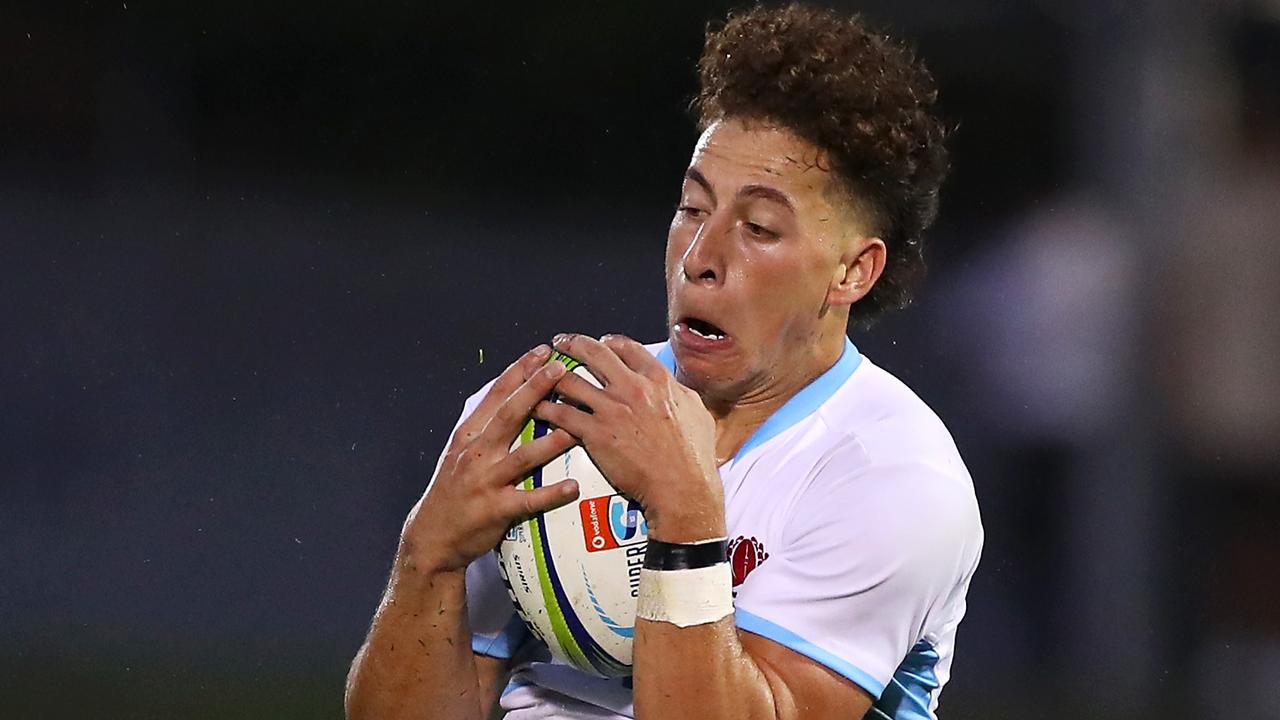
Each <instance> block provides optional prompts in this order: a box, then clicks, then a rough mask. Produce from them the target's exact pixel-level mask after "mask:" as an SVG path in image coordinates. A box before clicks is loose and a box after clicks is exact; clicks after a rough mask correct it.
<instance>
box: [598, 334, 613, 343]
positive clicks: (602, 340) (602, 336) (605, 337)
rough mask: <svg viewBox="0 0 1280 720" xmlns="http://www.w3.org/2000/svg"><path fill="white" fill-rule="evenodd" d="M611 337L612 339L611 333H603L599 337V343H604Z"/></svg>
mask: <svg viewBox="0 0 1280 720" xmlns="http://www.w3.org/2000/svg"><path fill="white" fill-rule="evenodd" d="M611 337H613V333H605V334H603V335H601V336H600V342H604V341H605V340H608V339H609V338H611Z"/></svg>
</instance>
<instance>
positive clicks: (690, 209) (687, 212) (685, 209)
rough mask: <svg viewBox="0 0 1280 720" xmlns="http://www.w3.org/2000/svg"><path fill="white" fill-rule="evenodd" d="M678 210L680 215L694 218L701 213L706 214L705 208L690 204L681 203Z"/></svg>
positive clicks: (701, 214)
mask: <svg viewBox="0 0 1280 720" xmlns="http://www.w3.org/2000/svg"><path fill="white" fill-rule="evenodd" d="M679 211H680V214H681V215H684V216H685V217H690V218H695V219H696V218H700V217H702V216H703V215H706V214H707V211H706V210H703V209H702V208H699V207H694V206H692V205H681V206H680V207H679Z"/></svg>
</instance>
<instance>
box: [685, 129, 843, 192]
mask: <svg viewBox="0 0 1280 720" xmlns="http://www.w3.org/2000/svg"><path fill="white" fill-rule="evenodd" d="M691 164H692V165H693V166H696V167H699V168H702V169H704V170H710V169H712V168H719V169H723V170H724V171H726V172H733V173H738V172H741V173H743V174H745V175H760V176H768V177H770V178H771V179H772V180H773V181H775V182H778V183H785V184H794V185H796V186H797V189H799V188H800V187H804V188H808V189H812V190H818V191H822V190H825V189H826V188H827V186H828V184H829V182H830V181H831V178H830V174H831V173H830V171H829V163H828V162H827V160H826V154H825V153H824V152H823V151H822V150H820V149H819V148H818V147H817V146H816V145H814V144H812V143H810V142H808V141H806V140H804V139H802V138H800V137H799V136H797V135H796V134H794V133H792V132H791V131H790V130H787V129H786V128H783V127H780V126H777V125H772V124H768V123H765V122H763V121H744V120H737V119H730V120H718V121H716V122H714V123H712V124H711V125H709V126H708V127H707V129H706V130H704V131H703V132H702V136H701V137H699V138H698V142H697V144H696V145H694V148H693V159H692V161H691ZM704 174H705V173H704ZM713 182H714V179H713Z"/></svg>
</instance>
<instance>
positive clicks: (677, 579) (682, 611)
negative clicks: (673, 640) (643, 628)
mask: <svg viewBox="0 0 1280 720" xmlns="http://www.w3.org/2000/svg"><path fill="white" fill-rule="evenodd" d="M732 614H733V576H732V575H731V574H730V572H729V563H727V562H724V563H717V564H715V565H712V566H711V567H704V568H697V569H694V570H650V569H648V568H644V569H641V570H640V597H639V598H638V599H637V602H636V617H639V618H644V619H645V620H654V621H657V622H667V623H671V624H673V625H675V626H677V627H682V628H683V627H689V626H691V625H706V624H708V623H713V622H715V621H717V620H719V619H721V618H724V617H728V616H729V615H732Z"/></svg>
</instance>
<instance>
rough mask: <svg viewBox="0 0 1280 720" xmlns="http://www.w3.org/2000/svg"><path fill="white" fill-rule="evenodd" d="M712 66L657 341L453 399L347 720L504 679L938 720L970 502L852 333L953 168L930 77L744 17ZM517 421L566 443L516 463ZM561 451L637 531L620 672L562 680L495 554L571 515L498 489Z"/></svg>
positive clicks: (850, 46)
mask: <svg viewBox="0 0 1280 720" xmlns="http://www.w3.org/2000/svg"><path fill="white" fill-rule="evenodd" d="M699 68H700V73H701V81H702V90H701V93H700V95H699V97H698V99H697V107H698V110H699V113H700V118H701V119H700V122H701V126H702V127H703V129H704V132H703V133H702V137H701V138H700V139H699V141H698V144H697V146H696V147H695V148H694V152H693V158H692V162H691V163H690V165H689V169H688V171H687V172H686V173H685V177H684V184H683V189H682V191H681V198H680V203H679V206H678V209H677V210H676V214H675V218H674V219H673V220H672V223H671V229H670V233H669V235H668V239H667V256H666V257H667V261H666V269H667V313H668V318H669V321H670V322H669V327H670V337H669V342H667V343H662V344H659V345H655V346H650V347H647V348H646V347H645V346H642V345H640V344H638V343H636V342H635V341H633V340H630V339H628V338H625V337H621V336H606V337H605V338H602V339H600V340H595V339H592V338H588V337H584V336H579V335H562V336H558V337H557V338H556V339H555V342H554V344H555V346H556V348H557V349H559V350H561V351H563V352H565V353H567V354H569V355H571V356H573V357H575V358H578V359H579V360H581V361H583V362H584V363H585V364H586V365H587V366H589V367H590V368H591V370H592V372H593V373H594V374H595V375H596V376H597V377H598V378H599V379H600V380H601V381H602V383H603V388H599V389H597V388H595V387H593V386H591V385H590V384H588V383H586V382H585V381H583V380H581V379H580V378H578V377H576V376H574V375H572V374H565V373H564V371H563V368H562V366H561V365H560V364H559V363H550V364H547V363H546V359H547V357H548V353H549V348H547V347H545V346H544V347H539V348H535V349H534V350H531V351H530V352H529V353H528V354H526V355H525V356H524V357H523V358H521V359H520V360H518V361H517V362H516V363H515V364H513V365H512V366H511V367H509V368H508V369H507V371H506V372H504V373H503V374H502V375H501V376H500V377H499V378H497V380H495V381H494V382H493V383H492V384H491V385H490V386H488V387H487V388H485V389H484V390H482V391H481V392H480V393H477V394H476V395H475V396H473V397H472V398H471V399H470V400H468V402H467V403H466V407H465V409H464V413H463V419H462V420H461V421H460V423H459V425H458V426H457V428H456V429H455V430H454V433H453V436H452V437H451V438H450V441H449V445H448V447H447V448H446V451H445V454H444V456H443V457H442V458H441V460H440V463H439V465H438V467H437V469H436V473H435V476H434V477H433V479H432V481H431V484H430V486H429V489H428V491H427V493H426V494H425V495H424V496H423V497H422V499H421V500H420V501H419V502H418V504H417V505H416V506H415V507H414V508H413V510H412V511H411V512H410V514H409V517H408V519H407V520H406V522H405V525H404V528H403V530H402V533H401V538H400V548H399V552H398V554H397V558H396V563H395V568H394V570H393V572H392V577H391V580H390V584H389V586H388V588H387V591H386V595H385V597H384V599H383V602H382V604H381V606H380V607H379V609H378V612H377V615H376V617H375V618H374V621H373V624H372V627H371V629H370V631H369V636H368V639H367V641H366V643H365V645H364V647H363V648H361V650H360V653H359V654H358V655H357V657H356V659H355V662H354V663H353V666H352V670H351V675H350V678H349V682H348V688H347V713H348V716H349V717H351V718H380V719H382V720H388V719H390V718H409V717H434V718H483V717H485V715H486V714H487V713H488V712H489V711H490V709H491V708H492V706H493V703H494V702H495V700H496V699H497V696H498V693H499V689H500V688H502V687H504V686H505V688H506V690H505V691H503V693H502V696H501V705H502V707H503V708H504V709H506V710H507V712H508V715H507V717H508V718H512V719H513V720H514V719H521V718H550V717H557V718H559V717H565V718H618V717H635V718H641V719H642V720H648V719H654V718H661V719H664V720H665V719H668V718H686V717H688V718H707V719H720V718H723V719H725V720H728V719H730V718H732V719H733V720H740V719H743V718H806V719H814V718H841V719H844V720H847V719H848V718H857V717H862V716H863V715H864V714H866V713H868V711H869V710H871V716H874V717H887V718H927V717H933V713H934V709H935V708H936V706H937V696H938V691H939V690H940V688H941V687H942V685H943V684H944V683H945V682H946V680H947V677H948V675H949V671H950V664H951V656H952V648H953V643H954V639H955V632H956V626H957V624H958V623H959V622H960V619H961V617H962V615H963V614H964V607H965V605H964V598H965V592H966V590H967V588H968V584H969V579H970V577H971V576H972V574H973V571H974V569H975V567H976V565H977V561H978V555H979V552H980V548H981V543H982V529H981V525H980V521H979V517H978V510H977V504H976V502H975V500H974V496H973V487H972V483H971V481H970V479H969V476H968V473H967V471H966V470H965V467H964V464H963V463H962V462H961V460H960V457H959V455H958V453H957V452H956V448H955V446H954V444H953V442H952V440H951V437H950V435H949V434H948V433H947V431H946V429H945V428H944V427H943V426H942V423H941V422H940V421H939V420H938V419H937V417H936V416H935V415H934V414H933V413H932V412H931V411H930V410H929V409H928V407H926V406H925V405H924V403H922V402H921V401H920V400H919V399H918V398H917V397H916V396H915V395H914V394H913V393H912V392H911V391H910V390H909V389H907V388H906V387H905V386H904V385H902V384H901V383H900V382H898V381H897V380H896V379H894V378H893V377H892V376H890V375H889V374H888V373H886V372H885V371H884V370H881V369H880V368H878V367H876V366H874V365H873V364H872V363H871V362H870V361H869V360H867V359H866V358H864V357H862V356H861V355H860V354H859V353H858V351H857V350H856V349H855V348H854V347H853V345H852V344H851V343H850V342H849V340H848V339H847V337H846V332H847V328H848V325H849V323H850V320H851V319H852V320H854V321H866V320H867V319H869V318H872V317H874V316H875V315H876V314H878V313H879V312H881V311H883V310H885V309H888V308H891V307H894V306H898V305H902V304H904V303H905V302H906V300H907V292H908V290H909V285H910V281H911V280H912V278H913V276H915V275H917V274H918V272H919V270H920V267H921V256H920V239H921V234H922V232H923V231H924V229H925V227H926V226H927V225H928V224H929V223H930V222H931V221H932V219H933V216H934V214H935V212H936V208H937V196H938V188H939V186H940V184H941V182H942V177H943V175H944V174H945V170H946V154H945V151H944V149H943V146H942V136H943V129H942V126H941V125H940V123H939V122H938V120H937V119H936V118H935V117H934V116H933V115H932V114H931V106H932V104H933V100H934V91H933V88H932V80H931V78H930V76H929V74H928V73H927V71H926V70H925V69H924V68H923V67H922V66H921V65H920V64H919V63H918V62H916V60H915V59H914V57H913V56H912V55H911V53H910V52H909V51H907V50H905V49H903V48H902V47H900V46H899V45H897V44H895V43H894V42H892V41H890V40H889V39H888V38H886V37H885V36H883V35H879V34H876V33H874V32H872V31H871V30H869V29H868V28H867V27H865V26H864V25H863V23H862V22H861V21H860V20H858V19H856V18H844V17H840V16H837V15H835V14H833V13H829V12H826V11H819V10H813V9H808V8H804V7H799V6H791V7H787V8H784V9H780V10H765V9H756V10H753V11H750V12H748V13H745V14H742V15H737V16H732V17H731V18H730V19H729V21H728V23H727V25H726V26H725V27H724V28H723V29H721V30H719V31H718V32H711V33H709V34H708V37H707V43H706V48H705V50H704V53H703V56H702V59H701V61H700V63H699ZM552 390H555V391H556V392H558V393H560V394H561V395H562V396H564V397H566V398H568V399H569V400H571V401H572V402H571V403H566V404H551V403H548V402H545V401H544V400H543V398H545V397H546V396H547V395H548V393H549V392H551V391H552ZM581 406H586V407H587V408H590V411H591V412H584V411H583V410H582V409H580V407H581ZM531 414H532V415H533V416H535V417H538V418H541V419H543V420H546V421H548V422H549V423H551V424H552V425H553V426H555V427H556V428H557V429H556V430H555V431H553V432H552V433H550V434H548V435H546V436H545V437H543V438H540V439H538V440H536V441H534V442H532V443H530V444H528V445H524V446H522V447H521V448H520V449H518V450H516V451H514V452H511V451H510V448H511V442H512V439H513V438H514V437H515V436H516V435H517V434H518V433H519V430H520V428H521V426H522V425H523V423H524V422H525V420H526V418H528V417H529V416H530V415H531ZM575 443H581V444H583V445H584V446H585V447H586V449H587V450H588V452H590V454H591V457H592V458H593V460H594V461H595V462H596V464H597V465H598V466H599V468H600V469H601V471H602V472H603V473H604V474H605V475H606V476H607V477H608V478H609V479H610V481H611V482H612V483H613V484H614V485H615V486H616V487H617V489H618V490H619V491H620V492H623V493H625V494H626V495H628V496H630V497H632V498H634V499H636V500H637V501H639V502H640V503H641V505H642V506H643V508H644V513H645V517H646V519H647V521H648V525H649V546H648V552H647V556H646V569H645V570H644V572H643V574H642V577H641V581H640V582H641V589H640V593H641V599H640V604H639V609H638V613H637V614H638V618H637V622H636V628H635V647H634V676H633V678H629V679H626V680H605V679H600V678H593V677H591V676H588V675H585V674H583V673H581V672H578V671H577V670H575V669H573V668H571V667H568V666H565V665H562V664H558V663H555V662H552V661H551V659H550V657H549V655H548V654H547V652H546V648H545V647H544V646H541V645H540V644H539V643H537V642H536V641H535V640H533V639H532V637H531V636H530V634H529V633H528V632H526V631H525V630H524V629H523V627H522V626H521V625H520V622H519V620H518V618H516V616H515V612H514V609H513V607H512V606H511V603H510V601H509V600H508V599H507V598H506V594H505V591H504V589H503V587H502V585H501V583H500V581H499V578H498V576H497V568H496V564H495V562H494V559H493V554H492V552H491V550H492V549H493V547H494V546H495V545H496V544H497V543H498V541H499V539H500V538H501V537H502V535H503V533H504V532H505V530H506V528H507V527H508V526H509V525H510V524H511V523H512V522H514V521H516V520H518V519H520V518H523V517H526V516H528V515H530V514H532V513H535V512H539V511H542V510H546V509H549V508H553V507H558V506H560V505H563V504H565V503H568V502H571V501H573V500H574V499H575V498H576V496H577V488H576V486H575V484H574V483H573V481H571V480H570V481H565V482H562V483H559V484H557V485H552V486H548V487H543V488H540V489H537V490H533V491H523V490H518V489H516V488H515V487H513V484H514V483H515V481H516V480H517V479H519V478H521V477H522V476H523V475H524V474H525V473H526V472H527V471H528V470H530V469H531V468H533V467H536V466H538V465H541V464H542V463H544V462H546V461H547V460H549V459H551V458H553V457H555V456H557V455H559V454H560V453H562V452H563V451H564V450H566V449H567V448H569V447H570V446H572V445H573V444H575ZM726 540H732V542H731V543H729V544H728V545H729V547H726V542H725V541H726ZM729 554H732V559H733V561H734V562H733V563H732V569H731V568H730V564H729V563H726V562H725V561H726V560H727V559H729V558H728V555H729ZM691 557H692V558H701V560H700V561H699V562H697V563H695V564H693V565H690V566H687V567H682V568H678V569H669V568H671V567H677V566H679V563H668V561H671V560H674V559H676V558H685V559H688V558H691ZM664 563H666V564H665V565H664ZM686 565H687V563H686ZM663 567H666V568H668V569H661V568H663ZM873 706H874V709H873Z"/></svg>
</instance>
